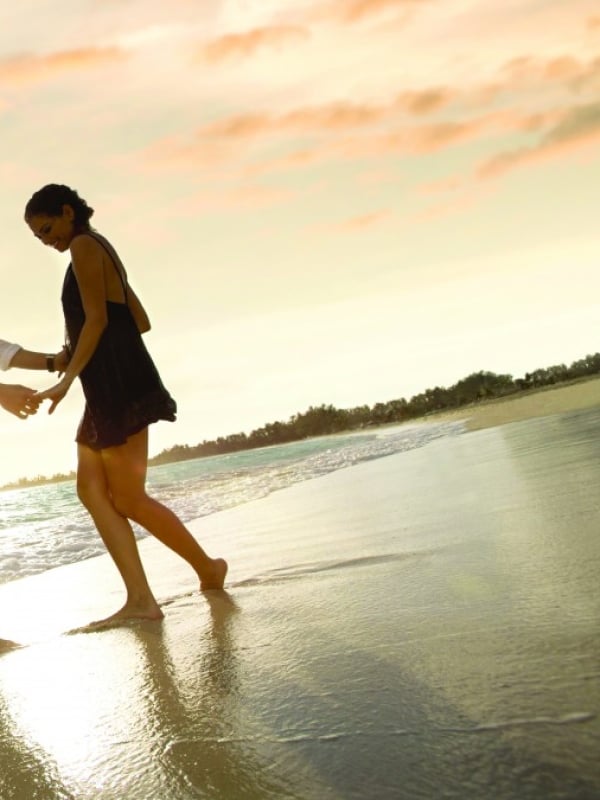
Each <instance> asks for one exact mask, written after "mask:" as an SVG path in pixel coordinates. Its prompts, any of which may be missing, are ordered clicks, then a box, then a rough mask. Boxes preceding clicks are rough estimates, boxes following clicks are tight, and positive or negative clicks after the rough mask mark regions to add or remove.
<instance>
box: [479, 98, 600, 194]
mask: <svg viewBox="0 0 600 800" xmlns="http://www.w3.org/2000/svg"><path fill="white" fill-rule="evenodd" d="M594 142H599V143H600V103H593V104H589V105H581V106H575V107H573V108H570V109H568V110H567V111H565V113H564V115H563V117H562V119H561V120H560V121H559V122H558V123H557V124H556V125H554V126H553V127H552V128H551V129H550V130H549V131H548V132H547V133H546V134H545V135H544V136H543V137H542V138H541V140H540V141H539V142H538V143H537V144H535V145H532V146H529V147H521V148H515V149H513V150H508V151H506V152H503V153H500V154H499V155H497V156H494V158H492V159H489V160H488V161H486V162H485V163H484V164H482V165H481V166H480V167H479V169H478V175H479V177H481V178H495V177H498V176H499V175H501V174H503V173H505V172H508V171H509V170H511V169H514V168H515V167H517V166H522V165H523V164H526V163H531V162H538V161H541V160H545V159H550V158H554V157H556V156H558V155H561V154H564V153H566V152H577V151H578V150H579V149H581V148H584V147H587V146H588V145H589V144H590V143H594Z"/></svg>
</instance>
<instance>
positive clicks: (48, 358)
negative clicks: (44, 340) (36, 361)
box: [46, 356, 56, 372]
mask: <svg viewBox="0 0 600 800" xmlns="http://www.w3.org/2000/svg"><path fill="white" fill-rule="evenodd" d="M46 369H47V370H48V372H55V371H56V368H55V366H54V356H46Z"/></svg>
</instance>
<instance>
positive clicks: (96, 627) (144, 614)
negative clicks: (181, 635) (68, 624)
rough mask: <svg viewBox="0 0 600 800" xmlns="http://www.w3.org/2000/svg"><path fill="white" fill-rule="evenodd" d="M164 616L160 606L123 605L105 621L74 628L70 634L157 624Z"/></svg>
mask: <svg viewBox="0 0 600 800" xmlns="http://www.w3.org/2000/svg"><path fill="white" fill-rule="evenodd" d="M163 617H164V614H163V612H162V611H161V610H160V606H159V605H158V604H157V603H155V604H148V605H144V606H142V605H135V604H133V603H125V605H124V606H123V608H121V609H119V611H117V612H115V613H114V614H111V615H110V617H105V619H98V620H94V622H90V623H88V624H87V625H84V626H83V627H82V628H76V629H75V630H74V631H71V632H72V633H86V632H93V631H104V630H108V629H109V628H118V627H122V626H125V625H129V624H131V623H133V622H147V621H151V622H159V621H160V620H161V619H163Z"/></svg>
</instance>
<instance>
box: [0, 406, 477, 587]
mask: <svg viewBox="0 0 600 800" xmlns="http://www.w3.org/2000/svg"><path fill="white" fill-rule="evenodd" d="M464 430H465V425H464V422H444V423H426V424H415V425H403V426H394V427H391V428H387V429H386V428H384V429H378V430H377V431H373V432H368V433H353V434H348V435H336V436H323V437H317V438H313V439H308V440H303V441H300V442H293V443H291V444H284V445H277V446H272V447H264V448H259V449H254V450H245V451H242V452H238V453H232V454H228V455H221V456H213V457H210V458H199V459H191V460H189V461H180V462H177V463H173V464H164V465H161V466H158V467H151V468H150V469H149V471H148V483H147V485H148V491H149V493H150V494H152V496H154V497H155V498H156V499H157V500H160V501H161V502H163V503H165V504H166V505H168V506H169V507H170V508H171V509H173V511H175V513H176V514H177V515H178V516H179V517H180V519H181V520H182V521H183V522H184V523H187V522H190V521H191V520H193V519H197V518H199V517H204V516H206V515H208V514H214V513H215V512H217V511H222V510H224V509H228V508H233V507H234V506H238V505H241V504H243V503H246V502H248V501H250V500H256V499H258V498H260V497H265V496H267V495H269V494H271V492H274V491H277V490H279V489H283V488H285V487H287V486H290V485H292V484H294V483H298V482H300V481H305V480H310V479H311V478H316V477H319V476H320V475H324V474H326V473H329V472H334V471H335V470H338V469H343V468H345V467H350V466H352V465H354V464H358V463H360V462H362V461H368V460H371V459H376V458H382V457H384V456H388V455H392V454H394V453H401V452H405V451H408V450H413V449H415V448H418V447H422V446H424V445H426V444H428V443H429V442H431V441H434V440H435V439H439V438H441V437H445V436H454V435H457V434H459V433H461V432H463V431H464ZM134 528H135V531H136V535H137V536H138V537H139V538H143V537H144V536H145V535H146V533H145V531H144V530H143V529H142V528H140V527H139V526H134ZM104 552H105V550H104V545H103V544H102V542H101V540H100V538H99V536H98V534H97V533H96V531H95V529H94V527H93V524H92V523H91V520H90V518H89V516H88V514H87V512H86V510H85V509H84V508H83V507H82V506H81V504H80V503H79V501H78V499H77V496H76V492H75V485H74V481H64V482H62V483H55V484H48V485H42V486H35V487H29V488H22V489H15V490H9V491H4V492H2V493H0V584H2V583H6V582H8V581H12V580H17V579H19V578H25V577H28V576H30V575H35V574H38V573H40V572H44V571H45V570H48V569H51V568H53V567H58V566H62V565H65V564H72V563H74V562H78V561H82V560H84V559H87V558H92V557H94V556H98V555H101V554H103V553H104Z"/></svg>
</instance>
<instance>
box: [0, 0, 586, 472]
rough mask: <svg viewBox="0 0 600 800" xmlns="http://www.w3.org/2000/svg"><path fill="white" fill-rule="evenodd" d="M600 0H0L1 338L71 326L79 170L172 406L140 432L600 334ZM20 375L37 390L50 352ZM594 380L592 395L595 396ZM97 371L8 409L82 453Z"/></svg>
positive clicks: (226, 420) (185, 434)
mask: <svg viewBox="0 0 600 800" xmlns="http://www.w3.org/2000/svg"><path fill="white" fill-rule="evenodd" d="M599 97H600V9H599V8H598V4H597V0H569V2H565V1H564V0H447V1H446V2H443V3H442V2H439V0H203V2H193V0H169V2H168V3H166V2H164V0H63V2H61V3H60V4H57V3H56V1H55V0H51V1H47V0H19V3H14V4H5V5H4V6H3V8H2V10H0V136H1V141H2V148H1V150H0V178H1V184H0V232H1V235H0V271H1V272H0V274H1V279H2V289H3V291H2V293H1V295H0V303H1V310H2V316H1V323H2V324H1V326H0V338H4V339H7V340H9V341H16V342H18V343H20V344H21V345H22V346H24V347H27V348H29V349H33V350H42V351H46V350H48V351H50V352H53V351H57V350H59V349H60V348H61V346H62V341H63V320H62V311H61V308H60V289H61V283H62V278H63V274H64V271H65V269H66V267H67V264H68V255H65V254H59V253H55V252H52V251H50V250H49V249H48V248H44V247H43V246H42V245H41V244H40V243H39V242H38V241H36V240H35V239H34V237H33V236H32V235H31V232H30V231H29V230H28V228H27V227H26V225H25V224H24V223H23V209H24V206H25V203H26V202H27V200H28V199H29V197H30V196H31V194H32V193H33V192H34V191H35V190H37V189H38V188H40V187H41V186H43V185H44V184H46V183H50V182H58V183H66V184H68V185H70V186H72V187H74V188H75V189H77V191H78V192H79V193H80V194H81V196H82V197H84V198H85V199H86V200H87V202H88V203H89V204H90V205H91V206H92V207H93V208H94V209H95V215H94V218H93V223H94V225H95V226H96V228H97V229H98V230H99V231H100V232H101V233H103V234H104V235H106V236H107V237H108V238H109V239H110V240H111V241H112V243H113V244H114V245H115V247H116V248H117V250H118V251H119V253H120V255H121V257H122V259H123V261H124V262H125V265H126V267H127V269H128V273H129V278H130V282H131V284H132V286H133V287H134V288H135V290H136V292H137V293H138V295H140V297H141V299H142V301H143V302H144V305H145V306H146V308H147V310H148V313H149V316H150V318H151V321H152V326H153V327H152V330H151V331H150V332H149V333H148V334H147V335H146V336H147V340H146V341H147V345H148V347H149V349H150V351H151V353H152V355H153V357H154V359H155V362H156V364H157V366H158V368H159V371H160V373H161V375H162V378H163V381H164V383H165V384H166V385H167V387H168V388H169V390H170V391H171V393H172V394H173V396H174V397H175V398H176V400H177V402H178V407H179V413H178V420H177V421H176V422H175V423H166V422H163V423H159V424H157V425H154V426H152V430H151V435H150V452H151V454H156V453H158V452H160V451H161V450H163V449H165V448H168V447H172V446H173V445H175V444H188V445H195V444H198V443H199V442H201V441H203V440H205V439H214V438H216V437H218V436H227V435H229V434H233V433H238V432H242V431H245V432H246V433H249V432H250V431H252V430H253V429H255V428H258V427H260V426H262V425H263V424H264V423H266V422H274V421H276V420H281V421H286V420H288V419H289V418H290V417H291V416H292V415H293V414H296V413H298V412H302V411H305V410H306V409H307V408H309V407H310V406H311V405H321V404H332V405H334V406H336V407H338V408H351V407H354V406H359V405H364V404H368V405H373V404H374V403H377V402H386V401H388V400H392V399H397V398H400V397H405V398H407V399H409V398H410V397H411V396H413V395H414V394H417V393H419V392H421V391H423V390H425V389H427V388H432V387H434V386H450V385H452V384H453V383H455V382H456V381H457V380H460V379H461V378H462V377H465V376H466V375H468V374H470V373H472V372H476V371H479V370H491V371H494V372H500V373H509V374H511V375H513V376H514V377H520V376H522V375H524V374H525V373H526V372H527V371H530V370H533V369H536V368H538V367H543V366H549V365H552V364H559V363H571V362H572V361H575V360H577V359H578V358H580V357H583V356H585V355H586V354H587V353H594V352H597V351H599V350H600V336H599V326H598V322H599V312H600V299H599V298H600V272H599V270H598V265H599V256H600V232H599V230H600V229H599V226H598V207H599V199H600V198H599V194H600V189H599V187H600V102H599V101H598V98H599ZM0 381H3V382H5V383H11V382H12V383H24V384H27V385H30V386H33V387H34V388H39V389H41V388H46V387H48V386H49V385H51V384H52V383H53V381H52V377H51V376H50V375H48V374H47V373H43V372H39V373H38V372H26V371H22V370H9V371H7V372H5V373H3V374H2V375H0ZM599 400H600V398H599ZM82 405H83V400H82V395H81V390H80V388H79V386H78V385H74V386H73V389H72V390H71V392H70V394H69V395H68V397H67V398H66V399H65V400H64V401H63V403H62V404H61V405H60V406H59V407H58V408H57V410H56V411H55V413H54V414H53V415H52V416H48V414H47V413H46V412H47V407H48V406H47V405H46V406H45V407H42V409H41V410H40V411H39V412H38V414H37V415H36V416H35V417H32V418H30V419H28V420H25V421H21V420H19V419H17V418H15V417H12V416H10V415H9V414H6V413H4V412H2V413H1V414H0V436H1V437H2V443H3V447H2V453H3V455H2V459H1V461H0V483H4V482H6V481H10V480H15V479H18V478H20V477H34V476H36V475H52V474H54V473H56V472H67V471H70V470H72V469H74V468H75V459H76V451H75V445H74V441H73V440H74V435H75V429H76V426H77V422H78V420H79V417H80V416H81V411H82Z"/></svg>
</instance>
